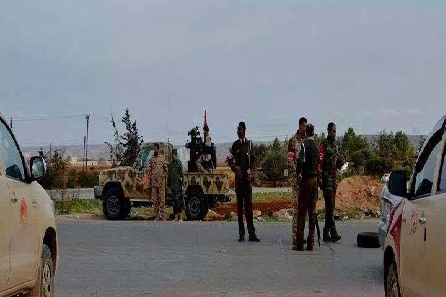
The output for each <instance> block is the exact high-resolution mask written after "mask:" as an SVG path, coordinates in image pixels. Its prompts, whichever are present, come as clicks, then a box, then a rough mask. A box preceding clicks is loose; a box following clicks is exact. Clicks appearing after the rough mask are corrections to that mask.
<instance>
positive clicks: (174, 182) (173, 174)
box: [167, 149, 183, 221]
mask: <svg viewBox="0 0 446 297" xmlns="http://www.w3.org/2000/svg"><path fill="white" fill-rule="evenodd" d="M167 183H168V186H169V188H170V191H171V193H172V194H171V195H172V203H173V214H174V215H175V219H176V220H177V221H180V220H183V217H182V216H183V214H182V213H183V165H182V164H181V161H180V160H178V151H177V150H176V149H174V150H173V151H172V162H171V163H170V166H169V178H168V180H167Z"/></svg>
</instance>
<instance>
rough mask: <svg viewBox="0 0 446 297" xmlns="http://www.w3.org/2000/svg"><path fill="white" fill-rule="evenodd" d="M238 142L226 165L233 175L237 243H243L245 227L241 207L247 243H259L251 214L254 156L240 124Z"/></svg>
mask: <svg viewBox="0 0 446 297" xmlns="http://www.w3.org/2000/svg"><path fill="white" fill-rule="evenodd" d="M237 135H238V138H239V139H238V140H237V141H235V142H234V144H233V145H232V148H231V154H230V155H229V157H228V164H229V166H230V167H231V169H232V171H233V172H234V173H235V193H236V195H237V213H238V225H239V236H240V237H239V240H238V241H239V242H242V241H245V226H244V223H243V206H244V207H245V217H246V223H247V227H248V233H249V241H253V242H260V239H258V238H257V236H256V231H255V228H254V222H253V213H252V181H253V166H254V154H253V147H252V142H251V141H250V140H248V139H246V125H245V123H244V122H240V123H239V125H238V128H237Z"/></svg>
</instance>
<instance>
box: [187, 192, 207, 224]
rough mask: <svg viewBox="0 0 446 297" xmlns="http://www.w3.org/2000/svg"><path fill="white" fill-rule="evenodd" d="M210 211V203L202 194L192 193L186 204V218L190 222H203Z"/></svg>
mask: <svg viewBox="0 0 446 297" xmlns="http://www.w3.org/2000/svg"><path fill="white" fill-rule="evenodd" d="M208 211H209V207H208V203H207V201H206V199H205V198H204V197H203V195H202V194H200V193H198V192H197V191H192V192H191V194H190V196H189V197H188V199H187V203H186V217H187V219H188V220H192V221H194V220H202V219H204V218H205V217H206V215H207V213H208Z"/></svg>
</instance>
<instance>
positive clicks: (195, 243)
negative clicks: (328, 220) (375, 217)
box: [55, 220, 384, 297]
mask: <svg viewBox="0 0 446 297" xmlns="http://www.w3.org/2000/svg"><path fill="white" fill-rule="evenodd" d="M376 225H377V222H376V221H362V222H348V223H342V224H340V226H339V229H340V231H341V232H342V235H343V236H344V240H343V241H342V243H339V244H330V245H326V244H323V245H322V247H321V248H319V249H318V250H317V251H315V252H294V251H292V250H291V240H290V227H291V226H290V224H289V223H263V224H257V230H258V235H259V237H261V239H262V242H261V243H260V244H254V243H249V242H245V243H238V242H236V238H237V225H236V223H233V222H180V223H177V222H153V221H124V222H107V221H74V220H61V221H58V228H59V242H60V244H59V247H60V265H59V273H58V276H57V279H56V285H55V286H56V296H58V297H76V296H104V297H105V296H107V297H111V296H135V297H136V296H370V297H371V296H383V295H384V294H383V285H382V279H383V275H382V265H381V262H382V260H381V250H380V249H359V248H357V247H356V246H355V238H356V234H357V233H358V232H359V231H374V230H375V229H376Z"/></svg>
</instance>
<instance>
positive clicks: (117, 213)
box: [102, 188, 125, 220]
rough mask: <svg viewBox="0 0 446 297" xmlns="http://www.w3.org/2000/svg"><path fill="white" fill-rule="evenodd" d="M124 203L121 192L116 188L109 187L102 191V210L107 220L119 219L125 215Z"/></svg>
mask: <svg viewBox="0 0 446 297" xmlns="http://www.w3.org/2000/svg"><path fill="white" fill-rule="evenodd" d="M124 210H125V205H124V201H123V199H122V195H121V192H120V191H119V190H118V189H115V188H110V189H108V190H107V191H106V192H105V193H104V200H103V202H102V211H103V212H104V215H105V217H106V218H107V219H108V220H119V219H122V218H123V216H124V215H125V211H124Z"/></svg>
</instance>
